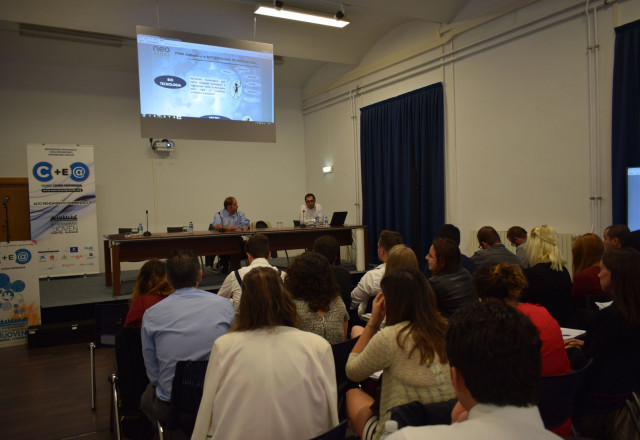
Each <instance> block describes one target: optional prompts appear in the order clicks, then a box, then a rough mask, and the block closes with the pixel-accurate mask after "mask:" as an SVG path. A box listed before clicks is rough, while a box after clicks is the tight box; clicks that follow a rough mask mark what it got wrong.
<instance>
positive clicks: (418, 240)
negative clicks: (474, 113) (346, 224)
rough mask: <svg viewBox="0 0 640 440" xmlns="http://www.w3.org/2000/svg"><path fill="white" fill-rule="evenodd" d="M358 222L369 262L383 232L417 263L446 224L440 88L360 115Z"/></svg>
mask: <svg viewBox="0 0 640 440" xmlns="http://www.w3.org/2000/svg"><path fill="white" fill-rule="evenodd" d="M360 121H361V122H360V149H361V159H362V213H363V215H362V217H363V222H364V224H365V225H367V226H368V228H369V253H370V258H371V261H376V260H377V259H378V255H377V240H378V235H379V234H380V232H381V231H382V230H383V229H391V230H394V231H398V232H400V233H401V234H402V236H403V237H404V241H405V244H406V245H407V246H409V247H411V248H412V249H413V250H414V251H415V252H416V255H417V256H418V260H419V261H422V260H421V259H422V258H423V257H424V256H425V255H426V251H425V249H426V250H428V248H429V246H430V245H431V241H432V239H433V237H435V235H436V234H437V232H438V229H439V228H440V227H441V226H442V225H443V223H444V109H443V89H442V84H440V83H439V84H434V85H432V86H429V87H425V88H422V89H418V90H415V91H413V92H409V93H406V94H404V95H400V96H396V97H395V98H391V99H387V100H386V101H382V102H379V103H376V104H373V105H370V106H367V107H363V108H362V109H361V116H360Z"/></svg>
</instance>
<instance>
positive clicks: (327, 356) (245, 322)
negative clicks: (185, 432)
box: [191, 267, 339, 440]
mask: <svg viewBox="0 0 640 440" xmlns="http://www.w3.org/2000/svg"><path fill="white" fill-rule="evenodd" d="M242 290H243V292H242V299H241V301H240V308H239V311H238V316H237V319H236V323H235V325H234V327H233V329H232V330H231V331H230V332H229V333H227V334H226V335H224V336H222V337H220V338H218V339H217V340H216V342H215V343H214V344H213V348H212V349H211V358H210V360H209V366H208V368H207V374H206V379H205V383H204V391H203V395H202V402H201V403H200V408H199V410H198V416H197V418H196V425H195V429H194V431H193V436H192V437H191V438H192V439H193V440H205V438H207V439H209V438H211V439H213V440H215V439H257V438H267V439H310V438H313V437H315V436H318V435H320V434H322V433H323V432H325V431H327V430H329V429H331V428H333V427H334V426H336V425H338V423H339V421H338V411H337V395H336V382H335V371H334V364H333V355H332V353H331V345H330V344H329V343H328V342H327V341H326V340H325V339H323V338H321V337H320V336H318V335H315V334H313V333H309V332H304V331H301V330H298V329H297V328H295V327H296V326H297V325H298V315H297V313H296V307H295V304H294V303H293V299H292V298H291V295H290V294H289V292H288V291H287V289H286V288H285V287H284V284H283V282H282V280H281V278H280V277H279V276H278V273H277V272H276V271H274V270H272V269H270V268H265V267H260V268H256V269H254V270H252V271H250V272H249V273H248V274H247V275H246V276H245V277H244V280H243V284H242Z"/></svg>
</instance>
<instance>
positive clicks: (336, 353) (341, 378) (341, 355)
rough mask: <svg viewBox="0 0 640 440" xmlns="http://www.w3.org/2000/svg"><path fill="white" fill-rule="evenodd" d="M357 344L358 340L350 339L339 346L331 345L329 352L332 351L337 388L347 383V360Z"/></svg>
mask: <svg viewBox="0 0 640 440" xmlns="http://www.w3.org/2000/svg"><path fill="white" fill-rule="evenodd" d="M356 342H358V338H355V339H350V340H348V341H345V342H341V343H339V344H333V345H332V346H331V350H332V351H333V362H334V365H335V367H336V384H337V385H338V388H340V385H341V384H343V383H344V382H346V381H347V373H346V372H345V367H346V366H347V359H348V358H349V354H350V353H351V350H353V347H354V346H355V345H356Z"/></svg>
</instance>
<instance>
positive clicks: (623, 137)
mask: <svg viewBox="0 0 640 440" xmlns="http://www.w3.org/2000/svg"><path fill="white" fill-rule="evenodd" d="M612 107H613V114H612V120H611V131H612V136H611V180H612V182H611V187H612V193H613V200H612V205H613V223H614V224H618V223H621V224H626V223H627V167H638V166H640V21H635V22H633V23H629V24H626V25H624V26H621V27H618V28H616V43H615V51H614V62H613V104H612Z"/></svg>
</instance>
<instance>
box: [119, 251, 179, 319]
mask: <svg viewBox="0 0 640 440" xmlns="http://www.w3.org/2000/svg"><path fill="white" fill-rule="evenodd" d="M173 291H174V288H173V287H172V286H171V285H170V284H169V282H168V281H167V279H166V266H165V263H164V261H161V260H149V261H147V262H146V263H144V265H143V266H142V268H141V269H140V273H138V279H137V280H136V285H135V287H134V288H133V294H132V295H131V298H130V299H129V302H130V303H131V306H130V307H129V313H127V319H126V320H125V322H124V325H125V326H126V327H141V326H142V315H144V312H145V311H146V310H147V309H148V308H149V307H151V306H153V305H155V304H157V303H159V302H160V301H161V300H163V299H164V298H166V297H167V296H168V295H170V294H172V293H173Z"/></svg>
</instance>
